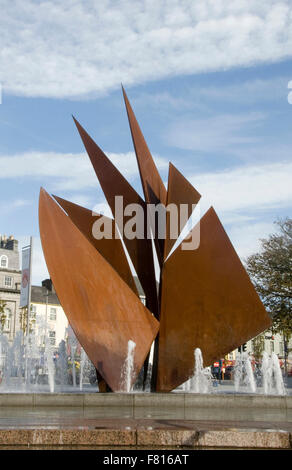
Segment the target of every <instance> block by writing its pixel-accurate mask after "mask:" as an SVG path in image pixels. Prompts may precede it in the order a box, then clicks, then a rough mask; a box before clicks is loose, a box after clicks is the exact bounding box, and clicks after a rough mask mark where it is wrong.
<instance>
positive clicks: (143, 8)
mask: <svg viewBox="0 0 292 470" xmlns="http://www.w3.org/2000/svg"><path fill="white" fill-rule="evenodd" d="M85 5H86V6H85ZM134 5H135V6H134ZM0 28H1V31H2V33H3V34H2V35H1V37H2V39H1V43H0V65H1V66H0V81H1V85H2V104H1V106H0V193H1V200H0V214H1V225H0V233H2V234H4V233H5V234H7V235H10V234H13V235H14V236H15V237H16V238H18V239H19V240H20V243H21V245H23V244H26V243H27V242H28V237H29V235H33V237H34V240H35V252H34V266H33V282H34V283H40V282H41V280H42V279H43V278H44V277H45V276H47V272H46V267H45V263H44V260H43V256H42V251H41V246H40V241H39V231H38V193H39V189H40V186H43V187H45V188H46V189H47V190H48V191H49V192H51V193H55V194H57V195H60V196H62V197H64V198H67V199H70V200H72V201H74V202H77V203H79V204H81V205H84V206H86V207H88V208H91V209H92V208H95V209H96V210H103V211H106V208H105V204H104V198H103V196H102V193H101V190H100V188H99V184H98V182H97V180H96V178H95V175H94V172H93V170H92V168H91V166H90V163H89V159H88V157H87V156H86V154H85V153H84V148H83V144H82V142H81V140H80V137H79V135H78V133H77V130H76V128H75V125H74V123H73V120H72V117H71V115H72V114H73V115H74V116H75V117H76V118H77V119H78V120H79V121H80V123H81V124H82V125H83V126H84V127H85V129H86V130H87V131H88V132H89V133H90V134H91V136H92V137H93V138H94V139H95V140H96V142H97V143H98V145H99V146H100V147H101V148H102V149H103V150H104V151H105V152H106V153H107V155H108V156H109V157H110V158H111V159H112V161H113V162H114V163H115V164H116V165H117V166H118V168H119V169H120V170H121V171H122V172H123V174H124V175H125V176H126V177H127V178H128V179H129V181H130V182H131V183H132V184H133V186H134V187H135V188H136V189H137V190H138V191H139V192H140V193H141V184H140V181H139V178H138V168H137V164H136V160H135V156H134V153H133V145H132V141H131V135H130V131H129V127H128V121H127V115H126V111H125V107H124V103H123V99H122V92H121V87H120V84H121V82H122V83H123V85H124V86H125V88H126V92H127V94H128V97H129V99H130V102H131V104H132V106H133V109H134V112H135V114H136V117H137V119H138V121H139V123H140V126H141V128H142V131H143V133H144V136H145V138H146V140H147V143H148V145H149V148H150V150H151V152H152V154H153V156H154V158H155V161H156V163H157V166H158V167H159V170H160V172H161V175H162V177H163V180H164V181H165V182H166V180H167V173H168V162H169V161H172V162H173V163H174V164H175V165H176V166H177V168H178V169H179V170H180V171H181V172H183V174H184V175H185V176H186V177H187V178H188V179H189V180H190V181H191V182H192V184H193V185H194V186H195V187H196V188H197V189H198V190H199V191H200V193H201V194H202V196H203V198H202V210H203V211H204V210H205V209H206V208H207V207H209V205H210V204H212V205H213V206H214V208H215V210H216V211H217V212H218V214H219V216H220V218H221V220H222V222H223V224H224V226H225V228H226V231H227V233H228V235H229V236H230V238H231V241H232V242H233V244H234V246H235V248H236V250H237V251H238V253H239V255H240V256H241V257H242V258H243V259H244V257H245V256H247V255H248V254H250V253H252V252H254V251H257V250H258V249H259V239H260V238H264V237H266V236H268V235H269V234H270V233H271V232H274V231H275V230H276V227H275V225H274V223H273V222H274V221H275V220H276V219H277V218H279V217H285V216H291V206H292V185H291V181H292V178H291V176H292V159H291V149H292V145H291V144H292V132H291V131H292V105H291V104H289V102H288V99H287V98H288V93H289V88H288V83H289V81H291V80H292V61H291V56H292V5H291V2H289V1H274V0H266V1H265V2H262V1H253V2H250V1H247V0H238V1H235V2H223V1H220V0H216V1H215V0H201V1H198V2H192V1H186V0H185V1H184V0H182V1H179V0H171V1H168V2H165V1H161V0H160V1H159V0H156V1H155V2H154V1H142V0H141V1H137V2H134V3H133V2H130V1H128V0H124V1H119V2H110V1H105V0H101V1H98V2H97V1H93V0H90V1H88V2H81V1H79V0H75V1H69V0H64V1H62V2H60V1H57V0H56V1H53V0H48V1H45V2H39V1H36V0H34V1H33V0H28V1H27V2H20V1H19V0H16V1H15V2H13V5H12V2H10V1H6V0H2V1H1V19H0Z"/></svg>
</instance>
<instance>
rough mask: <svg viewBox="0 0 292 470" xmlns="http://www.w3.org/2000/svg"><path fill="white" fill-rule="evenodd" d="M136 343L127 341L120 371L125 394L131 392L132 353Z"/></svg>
mask: <svg viewBox="0 0 292 470" xmlns="http://www.w3.org/2000/svg"><path fill="white" fill-rule="evenodd" d="M135 348H136V343H135V342H134V341H132V340H131V339H130V340H129V341H128V353H127V357H126V360H125V364H124V366H123V370H122V388H123V390H125V391H126V392H130V391H131V388H132V387H131V382H132V375H133V371H134V353H135Z"/></svg>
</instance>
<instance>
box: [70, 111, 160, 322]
mask: <svg viewBox="0 0 292 470" xmlns="http://www.w3.org/2000/svg"><path fill="white" fill-rule="evenodd" d="M74 121H75V124H76V126H77V129H78V131H79V134H80V136H81V139H82V140H83V143H84V146H85V148H86V151H87V153H88V155H89V158H90V160H91V163H92V165H93V168H94V170H95V173H96V175H97V178H98V180H99V182H100V185H101V187H102V190H103V192H104V195H105V197H106V199H107V202H108V204H109V206H110V208H111V210H112V213H113V214H115V196H123V204H124V207H126V206H128V205H129V204H133V203H135V204H139V205H140V207H142V208H143V211H144V229H145V230H144V238H143V239H142V238H133V239H129V238H127V237H123V240H124V243H125V245H126V247H127V250H128V253H129V255H130V258H131V260H132V263H133V265H134V268H135V270H136V272H137V275H138V278H139V280H140V282H141V285H142V288H143V290H144V292H145V296H146V299H147V307H148V308H149V310H150V311H151V312H152V313H154V315H155V316H156V317H157V316H158V296H157V288H156V280H155V271H154V261H153V252H152V244H151V240H150V239H147V211H146V205H145V202H144V201H143V199H142V198H141V197H140V196H139V194H138V193H137V192H136V191H135V190H134V188H132V186H131V185H130V184H129V183H128V181H127V180H126V179H125V178H124V177H123V175H122V174H121V173H120V172H119V171H118V169H117V168H116V167H115V166H114V165H113V164H112V162H111V161H110V160H109V158H108V157H107V156H106V155H105V154H104V153H103V151H102V150H101V149H100V148H99V147H98V145H97V144H96V143H95V142H94V140H93V139H92V138H91V137H90V136H89V134H87V132H86V131H85V130H84V129H83V127H82V126H81V125H80V124H79V122H78V121H77V120H76V119H74ZM128 219H129V218H128ZM115 220H116V223H117V225H118V227H119V229H120V231H121V233H123V232H124V225H123V224H121V223H120V220H119V218H117V217H116V219H115ZM126 221H127V217H124V223H126Z"/></svg>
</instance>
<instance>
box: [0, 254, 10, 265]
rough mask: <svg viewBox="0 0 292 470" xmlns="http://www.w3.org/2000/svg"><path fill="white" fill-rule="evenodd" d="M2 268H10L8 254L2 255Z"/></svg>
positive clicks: (0, 260) (0, 263) (0, 262)
mask: <svg viewBox="0 0 292 470" xmlns="http://www.w3.org/2000/svg"><path fill="white" fill-rule="evenodd" d="M0 268H8V258H7V256H6V255H2V256H1V258H0Z"/></svg>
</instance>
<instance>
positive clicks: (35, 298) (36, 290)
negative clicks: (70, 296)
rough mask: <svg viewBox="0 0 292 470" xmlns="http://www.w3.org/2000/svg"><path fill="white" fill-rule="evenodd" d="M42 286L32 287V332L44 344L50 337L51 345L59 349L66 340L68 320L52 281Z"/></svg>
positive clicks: (45, 282) (44, 282) (46, 281)
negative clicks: (46, 338)
mask: <svg viewBox="0 0 292 470" xmlns="http://www.w3.org/2000/svg"><path fill="white" fill-rule="evenodd" d="M42 284H43V285H42V286H32V287H31V313H30V331H31V332H32V333H34V334H35V335H36V336H37V338H38V341H39V342H40V343H42V344H45V337H48V338H49V343H50V345H51V346H52V347H54V348H56V349H57V348H58V346H59V344H60V342H61V341H62V340H65V339H66V336H67V330H68V320H67V317H66V315H65V313H64V310H63V308H62V307H61V304H60V302H59V299H58V297H57V294H56V292H55V290H54V287H53V285H52V283H51V282H50V280H49V279H47V280H45V281H43V283H42ZM48 287H49V289H48Z"/></svg>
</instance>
